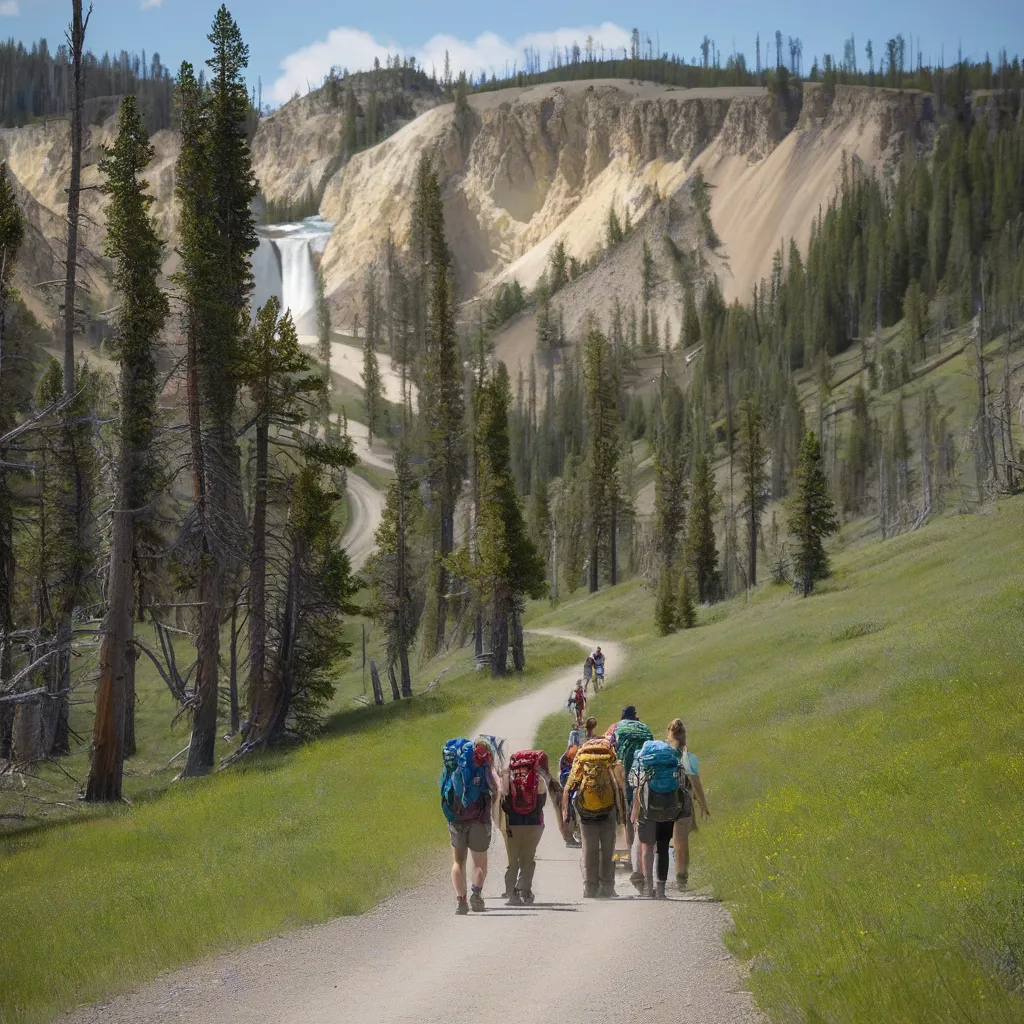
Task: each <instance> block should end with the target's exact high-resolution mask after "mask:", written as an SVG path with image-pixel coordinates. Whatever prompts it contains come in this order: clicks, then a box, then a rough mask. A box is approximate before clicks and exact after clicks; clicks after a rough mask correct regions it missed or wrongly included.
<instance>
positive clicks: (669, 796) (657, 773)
mask: <svg viewBox="0 0 1024 1024" xmlns="http://www.w3.org/2000/svg"><path fill="white" fill-rule="evenodd" d="M631 775H632V784H633V785H632V788H633V793H634V796H633V808H632V818H633V822H634V824H635V825H636V831H637V835H638V837H639V839H640V859H641V867H642V871H643V879H644V885H643V890H642V891H643V894H644V895H645V896H649V897H657V898H658V899H664V898H665V882H666V881H667V879H668V848H669V844H670V843H671V842H672V836H673V832H674V829H675V823H676V822H677V821H678V820H679V819H680V818H683V817H686V816H687V815H692V814H693V799H692V797H691V795H690V789H689V785H688V784H687V783H686V781H685V780H686V776H685V775H684V773H683V771H682V766H681V765H680V754H679V751H678V750H676V749H675V748H674V747H672V746H671V745H670V744H668V743H666V742H665V741H663V740H648V741H647V742H646V743H645V744H644V745H643V746H642V747H641V748H640V750H639V751H638V752H637V755H636V758H635V760H634V763H633V769H632V772H631ZM655 853H657V858H658V864H657V869H658V875H657V882H655V878H654V858H655Z"/></svg>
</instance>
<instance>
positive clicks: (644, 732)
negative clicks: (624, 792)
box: [615, 718, 654, 778]
mask: <svg viewBox="0 0 1024 1024" xmlns="http://www.w3.org/2000/svg"><path fill="white" fill-rule="evenodd" d="M653 739H654V733H652V732H651V730H650V729H648V728H647V726H646V725H644V723H643V722H636V721H634V720H633V719H632V718H624V719H623V720H622V721H621V722H619V725H618V728H617V729H616V730H615V740H616V752H617V753H618V755H619V760H620V761H621V762H622V766H623V768H625V769H626V777H627V778H629V770H630V769H631V768H632V767H633V758H634V757H636V755H637V752H638V751H639V750H640V748H641V747H642V746H643V745H644V744H645V743H646V742H647V741H648V740H653Z"/></svg>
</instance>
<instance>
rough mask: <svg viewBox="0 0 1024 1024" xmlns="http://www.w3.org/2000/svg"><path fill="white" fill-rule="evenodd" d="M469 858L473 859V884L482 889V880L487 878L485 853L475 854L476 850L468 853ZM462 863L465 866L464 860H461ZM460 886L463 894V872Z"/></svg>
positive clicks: (464, 882) (464, 881) (464, 883)
mask: <svg viewBox="0 0 1024 1024" xmlns="http://www.w3.org/2000/svg"><path fill="white" fill-rule="evenodd" d="M470 856H471V857H472V858H473V884H474V885H475V886H476V887H477V888H478V889H483V887H484V879H486V878H487V851H486V850H485V851H484V852H483V853H477V852H476V850H472V851H471V852H470ZM462 863H463V865H465V863H466V862H465V860H463V862H462ZM462 885H463V892H465V885H466V880H465V872H463V880H462Z"/></svg>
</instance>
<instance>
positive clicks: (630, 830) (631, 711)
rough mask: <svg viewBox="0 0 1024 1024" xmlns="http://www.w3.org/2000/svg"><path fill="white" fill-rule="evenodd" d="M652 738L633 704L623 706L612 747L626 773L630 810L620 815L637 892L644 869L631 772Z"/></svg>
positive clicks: (631, 875) (639, 888) (642, 878)
mask: <svg viewBox="0 0 1024 1024" xmlns="http://www.w3.org/2000/svg"><path fill="white" fill-rule="evenodd" d="M652 739H654V733H652V732H651V730H650V729H649V728H648V727H647V726H646V725H644V723H643V722H641V721H640V719H639V718H638V717H637V713H636V708H635V707H634V706H633V705H632V704H628V705H626V707H624V708H623V709H622V717H621V718H620V719H619V721H618V723H617V724H616V725H615V750H616V753H617V754H618V757H619V760H620V761H621V762H622V771H623V773H624V776H625V795H626V807H627V808H629V809H630V813H629V814H627V815H626V817H625V818H624V819H623V824H624V826H625V830H626V846H627V848H628V849H629V859H630V864H631V865H632V868H633V870H632V873H631V874H630V876H629V880H630V882H632V883H633V887H634V888H635V889H636V890H637V892H641V893H642V892H643V891H644V870H643V862H642V860H641V850H640V840H639V838H638V836H637V834H636V828H635V827H634V823H633V816H632V807H633V797H634V793H633V783H632V780H631V773H632V770H633V761H634V759H635V758H636V755H637V752H638V751H639V750H640V748H641V747H642V746H643V745H644V743H646V742H647V741H648V740H652Z"/></svg>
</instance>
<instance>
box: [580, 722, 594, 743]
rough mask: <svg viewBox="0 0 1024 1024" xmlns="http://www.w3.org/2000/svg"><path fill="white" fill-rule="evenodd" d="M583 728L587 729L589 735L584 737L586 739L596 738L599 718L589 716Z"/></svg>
mask: <svg viewBox="0 0 1024 1024" xmlns="http://www.w3.org/2000/svg"><path fill="white" fill-rule="evenodd" d="M583 728H584V729H586V730H587V735H586V736H585V737H584V741H586V740H592V739H594V733H595V732H597V719H596V718H588V719H587V720H586V721H585V722H584V723H583Z"/></svg>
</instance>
